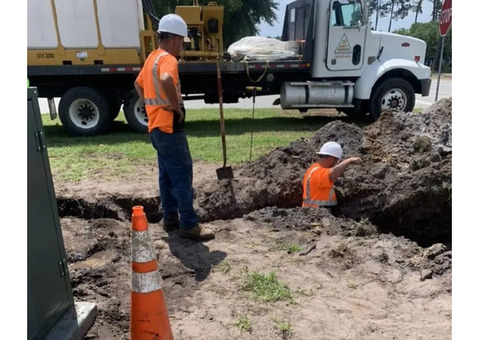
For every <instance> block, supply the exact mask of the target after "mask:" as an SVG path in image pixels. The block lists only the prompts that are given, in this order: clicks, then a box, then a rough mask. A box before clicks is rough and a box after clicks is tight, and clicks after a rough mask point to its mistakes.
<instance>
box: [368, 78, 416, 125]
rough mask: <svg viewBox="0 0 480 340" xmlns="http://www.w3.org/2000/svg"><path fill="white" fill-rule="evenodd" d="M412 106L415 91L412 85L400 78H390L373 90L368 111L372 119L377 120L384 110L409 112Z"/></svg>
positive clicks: (413, 104)
mask: <svg viewBox="0 0 480 340" xmlns="http://www.w3.org/2000/svg"><path fill="white" fill-rule="evenodd" d="M414 106H415V91H414V89H413V87H412V85H410V83H409V82H407V81H406V80H404V79H402V78H390V79H385V80H383V81H382V82H381V83H380V84H378V85H377V86H375V88H374V89H373V92H372V97H371V99H370V110H369V111H370V115H371V116H372V119H373V120H377V119H378V118H379V117H380V114H381V113H382V111H384V110H387V109H390V110H394V111H401V112H411V111H412V110H413V108H414Z"/></svg>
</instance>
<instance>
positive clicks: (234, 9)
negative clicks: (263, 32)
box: [153, 0, 278, 48]
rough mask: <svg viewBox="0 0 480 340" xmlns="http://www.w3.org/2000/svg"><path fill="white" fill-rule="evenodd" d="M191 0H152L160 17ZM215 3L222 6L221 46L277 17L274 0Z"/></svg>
mask: <svg viewBox="0 0 480 340" xmlns="http://www.w3.org/2000/svg"><path fill="white" fill-rule="evenodd" d="M195 2H196V1H194V0H193V1H192V0H153V7H154V10H155V12H156V14H157V16H158V18H161V17H162V16H163V15H165V14H168V13H175V7H176V6H179V5H180V6H191V5H193V4H195ZM209 2H210V1H209V0H199V1H198V4H199V5H200V6H203V5H207V4H208V3H209ZM215 2H216V3H217V5H223V6H224V23H223V46H225V48H227V47H228V46H230V44H232V43H234V42H235V41H237V40H240V39H241V38H243V37H246V36H253V35H256V34H257V33H258V29H257V25H258V24H260V23H261V22H262V21H265V22H267V23H268V24H270V25H273V23H274V22H275V20H276V19H277V17H276V14H275V11H276V10H277V9H278V3H277V2H275V1H274V0H216V1H215Z"/></svg>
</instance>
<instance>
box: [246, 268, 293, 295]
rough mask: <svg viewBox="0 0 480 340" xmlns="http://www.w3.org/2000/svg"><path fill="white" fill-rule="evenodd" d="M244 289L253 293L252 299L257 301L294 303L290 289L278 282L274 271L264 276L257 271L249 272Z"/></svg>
mask: <svg viewBox="0 0 480 340" xmlns="http://www.w3.org/2000/svg"><path fill="white" fill-rule="evenodd" d="M243 288H244V289H245V290H246V291H248V292H251V293H252V298H253V299H254V300H255V301H262V302H275V301H284V300H290V301H293V296H292V293H291V291H290V288H288V286H286V285H283V284H281V283H280V282H279V281H278V279H277V277H276V274H275V272H274V271H271V272H269V273H267V274H262V273H259V272H257V271H254V272H247V278H246V282H245V285H244V287H243Z"/></svg>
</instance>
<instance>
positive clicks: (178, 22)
mask: <svg viewBox="0 0 480 340" xmlns="http://www.w3.org/2000/svg"><path fill="white" fill-rule="evenodd" d="M157 32H158V33H160V32H166V33H173V34H176V35H180V36H182V37H184V38H185V41H187V42H188V41H190V39H189V38H188V29H187V24H186V23H185V20H183V18H182V17H181V16H180V15H178V14H167V15H164V16H163V17H162V18H161V19H160V21H159V23H158V31H157Z"/></svg>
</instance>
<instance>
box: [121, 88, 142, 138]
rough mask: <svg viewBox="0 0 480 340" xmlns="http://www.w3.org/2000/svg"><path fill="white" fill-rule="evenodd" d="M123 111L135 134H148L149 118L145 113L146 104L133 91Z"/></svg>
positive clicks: (124, 104)
mask: <svg viewBox="0 0 480 340" xmlns="http://www.w3.org/2000/svg"><path fill="white" fill-rule="evenodd" d="M123 111H124V113H125V118H126V119H127V122H128V125H129V126H130V128H131V129H132V130H133V131H135V132H140V133H147V132H148V116H147V112H146V111H145V102H144V101H143V99H140V97H139V96H138V94H137V92H136V91H135V90H133V91H132V92H131V93H130V96H129V97H128V98H127V99H126V100H125V102H124V103H123Z"/></svg>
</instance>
